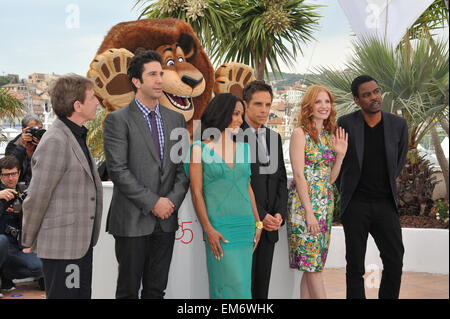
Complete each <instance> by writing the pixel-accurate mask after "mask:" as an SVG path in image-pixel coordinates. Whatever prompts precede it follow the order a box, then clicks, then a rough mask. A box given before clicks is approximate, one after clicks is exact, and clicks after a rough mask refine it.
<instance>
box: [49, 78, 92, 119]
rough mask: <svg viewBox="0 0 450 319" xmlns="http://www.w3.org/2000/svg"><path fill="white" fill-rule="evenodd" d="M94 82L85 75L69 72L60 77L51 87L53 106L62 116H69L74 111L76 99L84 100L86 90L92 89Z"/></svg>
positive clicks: (57, 113) (58, 114)
mask: <svg viewBox="0 0 450 319" xmlns="http://www.w3.org/2000/svg"><path fill="white" fill-rule="evenodd" d="M93 87H94V84H93V83H92V81H91V80H90V79H88V78H86V77H84V76H81V75H78V74H74V73H71V74H67V75H63V76H61V77H60V78H58V79H57V80H56V81H55V82H54V83H53V85H52V87H51V89H50V98H51V101H52V108H53V111H54V112H55V114H56V115H57V116H58V117H60V118H65V117H69V116H71V115H72V113H73V112H74V108H73V104H74V103H75V102H76V101H80V102H82V103H83V102H84V100H85V98H86V90H88V89H92V88H93Z"/></svg>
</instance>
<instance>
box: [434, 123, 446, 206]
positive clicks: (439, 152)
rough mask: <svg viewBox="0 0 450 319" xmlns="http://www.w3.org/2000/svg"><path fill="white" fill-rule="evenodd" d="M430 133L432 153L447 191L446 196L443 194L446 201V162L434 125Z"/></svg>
mask: <svg viewBox="0 0 450 319" xmlns="http://www.w3.org/2000/svg"><path fill="white" fill-rule="evenodd" d="M430 133H431V139H432V141H433V145H434V151H435V154H436V158H437V160H438V162H439V166H440V167H441V170H442V174H443V175H444V182H445V189H446V190H447V191H446V194H445V199H448V191H449V185H448V183H449V180H448V173H449V172H448V161H447V159H446V158H445V155H444V151H443V150H442V147H441V141H440V139H439V135H438V133H437V130H436V125H434V126H433V127H432V128H431V130H430Z"/></svg>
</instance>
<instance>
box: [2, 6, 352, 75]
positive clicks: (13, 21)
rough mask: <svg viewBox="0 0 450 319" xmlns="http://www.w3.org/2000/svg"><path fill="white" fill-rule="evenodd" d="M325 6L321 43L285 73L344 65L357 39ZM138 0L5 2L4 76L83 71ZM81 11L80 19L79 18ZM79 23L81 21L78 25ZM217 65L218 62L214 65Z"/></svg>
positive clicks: (336, 11)
mask: <svg viewBox="0 0 450 319" xmlns="http://www.w3.org/2000/svg"><path fill="white" fill-rule="evenodd" d="M309 2H311V3H316V4H324V5H327V7H325V8H322V9H321V14H322V16H323V18H322V19H321V20H320V22H321V24H320V27H319V30H318V31H317V32H316V33H315V35H314V36H315V38H316V40H317V41H314V42H311V43H309V44H307V45H305V46H304V47H302V50H303V52H304V56H299V58H298V59H297V61H295V68H294V69H289V68H288V67H286V66H284V65H283V64H281V63H280V65H281V67H282V70H283V71H285V72H305V71H306V70H307V69H309V70H314V67H317V66H319V65H326V66H333V67H335V68H342V67H343V65H344V62H345V61H346V60H347V59H348V57H349V56H350V55H351V41H352V39H354V37H353V36H352V33H353V32H352V30H351V28H350V24H349V22H348V21H347V18H346V17H345V15H344V13H343V11H342V9H341V7H340V6H339V4H338V2H337V1H336V0H309ZM134 3H135V1H134V0H109V1H95V0H90V1H88V0H14V1H2V5H1V11H0V39H1V48H0V74H8V73H14V74H19V75H20V76H21V77H22V78H23V77H27V76H28V74H31V73H34V72H39V73H52V72H54V73H56V74H65V73H69V72H75V73H78V74H82V75H85V74H86V72H87V70H88V69H89V64H90V62H91V61H92V59H93V58H94V57H95V53H96V51H97V49H98V47H99V46H100V44H101V42H102V40H103V38H104V36H105V35H106V33H107V32H108V30H109V29H110V28H111V27H112V26H114V25H115V24H117V23H119V22H123V21H130V20H135V19H137V17H138V15H139V12H138V10H137V9H133V6H134ZM77 14H78V17H79V19H78V20H77V19H76V18H75V19H74V17H76V16H77ZM74 21H79V24H76V23H74ZM215 67H217V66H215Z"/></svg>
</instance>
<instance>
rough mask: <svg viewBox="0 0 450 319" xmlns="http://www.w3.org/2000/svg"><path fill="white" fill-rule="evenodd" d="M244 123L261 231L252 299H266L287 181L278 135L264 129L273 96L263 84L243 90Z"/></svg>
mask: <svg viewBox="0 0 450 319" xmlns="http://www.w3.org/2000/svg"><path fill="white" fill-rule="evenodd" d="M243 99H244V104H245V119H244V122H243V124H242V126H241V128H242V129H243V130H244V141H245V142H248V143H249V144H250V150H251V152H252V164H251V171H252V175H251V186H252V189H253V192H254V193H255V200H256V205H257V207H258V213H259V218H260V219H261V221H262V223H263V231H262V234H261V239H260V241H259V244H258V246H257V248H256V250H255V252H254V254H253V265H252V296H253V298H254V299H267V297H268V292H269V281H270V274H271V270H272V259H273V252H274V248H275V243H276V242H277V241H278V229H279V228H280V227H281V226H282V225H283V223H284V220H285V218H286V211H287V198H288V193H287V178H286V169H285V166H284V159H283V148H282V144H281V137H280V135H279V134H278V133H277V132H275V131H272V130H270V129H269V128H267V127H265V126H264V124H265V123H266V121H267V118H268V116H269V112H270V107H271V105H272V99H273V93H272V88H271V87H270V85H268V84H266V83H265V82H264V81H253V82H251V83H249V84H247V85H246V87H245V88H244V90H243Z"/></svg>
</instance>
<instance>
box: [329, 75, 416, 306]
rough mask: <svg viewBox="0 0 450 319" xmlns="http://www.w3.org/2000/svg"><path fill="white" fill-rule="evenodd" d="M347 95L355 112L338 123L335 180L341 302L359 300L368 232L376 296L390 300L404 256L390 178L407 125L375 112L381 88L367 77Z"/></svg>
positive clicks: (401, 159)
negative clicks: (343, 139) (374, 252)
mask: <svg viewBox="0 0 450 319" xmlns="http://www.w3.org/2000/svg"><path fill="white" fill-rule="evenodd" d="M352 93H353V96H354V100H355V103H356V104H357V105H359V106H360V107H361V110H359V111H356V112H353V113H351V114H347V115H344V116H342V117H340V118H339V120H338V125H339V126H341V127H342V128H344V129H345V131H346V132H348V136H349V141H348V149H347V154H346V155H345V158H344V161H343V163H342V168H341V173H340V175H339V178H338V180H337V181H336V185H337V186H338V188H339V190H340V194H341V199H340V214H341V220H342V224H343V226H344V233H345V245H346V247H345V249H346V260H347V269H346V282H347V298H365V291H364V279H363V275H364V273H365V267H364V260H365V254H366V246H367V237H368V235H369V233H370V234H371V235H372V237H373V238H374V240H375V243H376V245H377V247H378V249H379V250H380V257H381V260H382V262H383V273H382V278H381V282H380V289H379V293H378V295H379V298H388V299H396V298H398V296H399V292H400V282H401V275H402V266H403V253H404V248H403V242H402V231H401V227H400V220H399V216H398V214H397V187H396V178H397V177H398V176H399V175H400V173H401V171H402V169H403V166H404V164H405V161H406V154H407V152H408V126H407V124H406V120H405V119H404V118H402V117H399V116H396V115H394V114H391V113H389V112H384V111H382V110H381V103H382V96H381V90H380V88H379V86H378V83H377V81H376V80H375V79H373V78H372V77H370V76H367V75H362V76H359V77H357V78H356V79H355V80H353V83H352Z"/></svg>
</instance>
